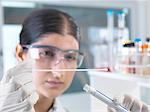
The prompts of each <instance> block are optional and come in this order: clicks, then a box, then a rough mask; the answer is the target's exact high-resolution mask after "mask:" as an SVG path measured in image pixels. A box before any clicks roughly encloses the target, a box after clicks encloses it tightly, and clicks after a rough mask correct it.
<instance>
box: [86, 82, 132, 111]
mask: <svg viewBox="0 0 150 112" xmlns="http://www.w3.org/2000/svg"><path fill="white" fill-rule="evenodd" d="M83 90H85V91H86V92H88V93H90V94H92V95H93V96H95V97H96V98H98V99H99V100H101V101H103V102H104V103H106V104H107V105H108V106H110V107H112V108H114V109H115V110H117V112H129V111H128V110H127V109H125V107H123V106H121V105H120V104H119V103H118V102H116V101H114V100H112V99H111V98H109V97H108V96H106V95H105V94H103V93H101V92H100V91H98V90H96V89H95V88H93V87H91V86H89V85H87V84H86V85H85V86H84V87H83Z"/></svg>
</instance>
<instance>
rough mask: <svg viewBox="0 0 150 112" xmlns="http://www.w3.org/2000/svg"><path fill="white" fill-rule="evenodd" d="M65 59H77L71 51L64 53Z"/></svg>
mask: <svg viewBox="0 0 150 112" xmlns="http://www.w3.org/2000/svg"><path fill="white" fill-rule="evenodd" d="M65 59H66V60H67V61H76V60H77V55H76V54H73V53H69V54H66V55H65Z"/></svg>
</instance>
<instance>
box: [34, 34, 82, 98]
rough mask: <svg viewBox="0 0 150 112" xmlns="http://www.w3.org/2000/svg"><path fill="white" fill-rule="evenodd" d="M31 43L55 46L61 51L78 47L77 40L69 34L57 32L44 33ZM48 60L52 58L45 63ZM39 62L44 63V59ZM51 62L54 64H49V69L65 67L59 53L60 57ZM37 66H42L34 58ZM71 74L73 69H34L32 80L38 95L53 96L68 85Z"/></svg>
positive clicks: (71, 77)
mask: <svg viewBox="0 0 150 112" xmlns="http://www.w3.org/2000/svg"><path fill="white" fill-rule="evenodd" d="M33 45H44V46H45V45H46V46H53V47H55V48H58V49H61V50H62V51H65V50H78V49H79V45H78V42H77V40H76V39H75V38H74V37H72V36H70V35H65V36H62V35H59V34H47V35H44V36H43V38H41V39H40V40H39V41H37V42H36V43H34V44H33ZM62 56H63V55H62ZM38 61H39V60H38ZM49 61H54V60H48V61H47V63H49ZM56 61H58V62H56ZM40 63H44V61H42V60H40ZM53 63H54V64H51V65H50V67H49V68H50V69H51V70H58V69H65V68H66V63H65V61H63V59H61V53H60V57H59V55H58V60H57V59H56V60H55V62H53ZM39 66H42V64H41V65H40V64H39V63H38V62H37V60H35V65H34V67H35V68H36V67H37V68H38V67H39ZM67 66H68V65H67ZM39 68H40V67H39ZM73 76H74V71H50V72H41V71H34V72H33V82H34V84H35V86H36V89H37V92H38V93H39V94H40V95H42V96H44V97H46V98H55V97H57V96H58V95H60V94H62V93H63V92H64V91H65V90H66V89H67V88H68V87H69V85H70V84H71V82H72V79H73Z"/></svg>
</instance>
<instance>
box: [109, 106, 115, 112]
mask: <svg viewBox="0 0 150 112" xmlns="http://www.w3.org/2000/svg"><path fill="white" fill-rule="evenodd" d="M107 112H116V110H115V109H113V108H111V107H107Z"/></svg>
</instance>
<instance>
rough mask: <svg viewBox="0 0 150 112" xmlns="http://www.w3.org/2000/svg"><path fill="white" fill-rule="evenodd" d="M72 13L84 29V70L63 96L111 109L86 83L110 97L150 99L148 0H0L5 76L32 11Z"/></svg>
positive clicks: (88, 109) (91, 108)
mask: <svg viewBox="0 0 150 112" xmlns="http://www.w3.org/2000/svg"><path fill="white" fill-rule="evenodd" d="M41 8H54V9H59V10H62V11H64V12H67V13H69V14H70V15H71V16H72V17H73V18H74V19H75V20H76V23H77V24H78V26H79V27H80V31H81V43H80V44H81V51H82V52H84V55H85V60H84V62H83V64H82V66H81V68H83V69H95V71H87V72H76V75H75V78H74V80H73V83H72V85H71V87H70V88H69V89H68V90H67V91H66V92H65V93H64V94H63V95H62V96H61V97H60V100H61V101H62V102H63V104H64V105H66V107H67V108H68V109H69V110H71V111H72V112H106V105H105V104H104V103H103V102H101V101H98V100H97V99H96V98H94V97H92V96H91V95H89V94H87V93H85V92H84V91H83V90H82V88H83V86H84V85H85V84H86V83H87V84H90V85H91V86H93V87H95V88H97V89H98V90H100V91H102V92H104V93H106V94H107V95H108V96H110V97H114V96H118V95H119V96H120V95H123V94H125V93H126V94H131V95H132V96H135V97H137V98H139V99H141V100H142V101H144V102H145V103H148V104H150V1H149V0H13V1H12V0H0V79H1V78H2V76H3V74H5V73H6V72H7V70H8V69H9V68H11V67H13V66H14V65H16V63H17V61H16V59H15V47H16V44H17V43H18V39H19V32H20V30H21V23H22V22H23V20H24V18H25V17H26V16H27V15H28V14H29V13H30V12H31V11H33V10H36V9H41Z"/></svg>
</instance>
